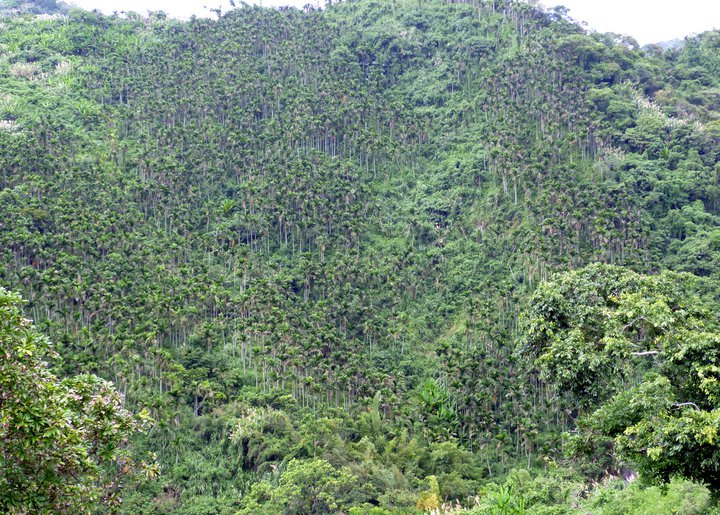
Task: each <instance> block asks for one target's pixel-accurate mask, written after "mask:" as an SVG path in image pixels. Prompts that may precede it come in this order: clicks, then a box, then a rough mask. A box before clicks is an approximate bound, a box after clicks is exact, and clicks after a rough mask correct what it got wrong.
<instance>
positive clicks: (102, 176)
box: [0, 0, 720, 512]
mask: <svg viewBox="0 0 720 515" xmlns="http://www.w3.org/2000/svg"><path fill="white" fill-rule="evenodd" d="M3 23H4V24H5V30H4V31H3V32H2V34H0V45H1V46H0V48H2V58H1V60H0V91H1V92H2V97H0V109H1V110H2V111H1V112H0V120H1V121H0V169H1V170H2V174H1V175H0V187H1V188H2V190H1V191H0V224H1V225H0V242H2V248H1V249H0V260H1V262H2V267H0V285H2V286H5V287H7V288H10V289H14V290H18V291H20V292H22V294H23V295H24V296H25V297H26V298H27V299H28V300H29V303H28V305H27V310H28V314H29V315H30V316H31V317H32V318H33V319H34V320H35V322H36V323H37V324H38V325H39V326H40V327H41V328H43V329H44V330H45V331H46V332H48V333H49V334H50V335H51V336H52V338H53V339H54V340H55V341H57V342H58V343H59V344H61V345H62V349H61V353H62V355H63V358H64V364H63V367H62V372H63V373H77V372H94V373H97V374H100V375H102V376H104V377H106V378H108V379H110V380H112V381H113V382H114V383H115V384H116V385H117V386H118V388H119V389H120V390H122V391H123V392H124V393H125V395H126V397H127V399H128V402H129V403H130V404H131V405H133V406H143V407H148V408H150V410H151V412H152V414H153V416H154V418H155V419H156V420H157V424H156V427H155V428H154V429H153V431H152V432H151V433H150V434H149V435H148V436H147V438H145V439H144V440H143V441H142V442H139V444H138V445H140V446H144V447H147V448H148V449H151V450H154V451H155V452H157V453H158V456H159V461H160V463H161V465H162V466H163V470H164V477H165V483H164V487H163V485H161V484H160V483H157V482H149V483H148V484H146V485H140V486H139V487H138V491H137V492H135V493H133V494H132V495H133V497H132V498H133V500H134V501H133V502H136V503H137V505H138V506H145V508H144V509H150V508H148V506H150V505H151V503H154V504H152V506H155V507H156V508H157V509H159V510H161V511H162V510H171V509H172V510H179V509H181V508H183V509H187V510H189V511H190V512H198V510H200V509H201V508H200V507H201V506H202V505H203V503H207V506H206V507H205V509H207V510H209V511H213V510H215V511H219V510H220V509H221V507H222V506H225V507H228V509H229V506H232V502H233V501H234V500H236V499H239V498H240V497H241V496H242V495H243V494H245V493H247V492H249V491H250V486H251V484H253V483H255V482H256V481H257V480H258V479H262V478H263V477H266V478H269V479H268V480H269V481H276V482H277V481H278V480H279V479H278V478H279V477H281V473H282V471H283V470H284V469H285V467H288V470H292V472H293V474H295V475H302V473H303V469H302V468H298V467H297V466H296V465H294V466H293V467H290V465H289V463H291V461H290V460H291V459H292V458H297V459H298V460H308V459H311V458H316V459H324V460H327V462H329V463H330V464H331V466H332V467H335V468H334V469H333V470H336V471H337V473H338V474H339V476H338V478H339V479H338V481H341V479H342V478H345V479H347V477H346V475H344V474H345V472H347V471H345V472H343V471H344V469H341V468H340V467H342V466H349V467H350V469H349V470H350V471H349V472H348V474H351V475H352V476H353V477H355V478H359V479H358V482H359V484H362V485H364V486H363V487H362V488H359V487H353V488H350V490H351V491H352V492H354V493H353V494H352V495H349V497H348V498H346V499H345V498H344V500H343V502H344V503H345V504H343V506H344V505H352V504H355V505H359V504H361V503H362V502H370V503H371V504H373V505H382V506H386V507H393V506H395V507H397V506H411V505H414V504H415V502H416V501H417V496H418V492H420V491H422V490H424V488H425V486H424V485H425V483H424V481H425V478H427V477H428V476H431V475H434V476H436V477H437V478H438V479H439V488H440V490H439V495H440V497H444V498H446V499H455V498H461V499H462V498H465V497H466V496H468V495H473V494H474V493H475V492H476V491H477V487H478V481H479V480H480V479H481V477H482V476H483V475H497V474H501V473H504V472H506V471H507V469H508V468H510V467H512V466H514V465H516V464H517V463H524V464H525V465H527V466H531V465H533V464H540V463H544V462H546V461H547V460H553V459H556V458H558V459H559V457H560V454H559V452H558V449H559V445H560V439H559V433H558V430H559V429H563V428H566V427H568V425H572V424H573V420H572V413H571V411H567V412H566V411H565V406H564V405H562V404H561V403H562V401H561V399H560V398H559V397H558V396H557V395H556V394H555V392H553V391H551V390H549V389H547V388H546V387H545V386H544V385H543V384H542V383H541V382H540V381H539V380H538V379H537V377H536V375H535V374H534V373H532V372H526V371H525V370H526V368H525V367H524V366H523V365H524V364H523V363H518V362H517V360H516V359H515V358H514V357H513V355H512V349H513V348H514V344H513V342H514V339H515V337H516V336H517V334H518V314H519V313H520V311H521V309H522V308H523V304H524V302H525V299H526V297H527V295H528V294H529V293H530V292H531V291H533V290H534V288H535V286H536V285H537V284H538V283H539V282H540V281H542V280H544V279H546V278H547V277H548V276H549V274H551V273H552V272H554V271H558V270H566V269H572V268H576V267H580V266H583V265H585V264H587V263H589V262H593V261H602V262H608V263H615V264H620V265H624V266H628V267H632V268H634V269H636V270H638V271H642V272H652V271H656V270H659V269H664V268H669V269H674V270H679V271H689V272H692V273H694V274H696V275H699V276H703V277H707V278H708V279H707V280H708V284H712V283H711V282H710V281H714V280H716V279H717V274H718V269H717V267H716V266H715V262H716V260H717V256H716V255H717V252H718V246H717V245H716V243H715V242H716V241H717V240H718V238H717V234H716V233H717V230H716V229H715V227H716V226H717V221H718V220H717V208H718V205H717V200H718V197H717V196H718V179H717V177H718V175H717V174H718V171H720V167H719V166H718V158H719V157H720V156H719V152H720V151H719V150H718V148H719V147H718V145H717V144H718V139H719V138H720V132H719V131H718V125H717V124H718V121H717V120H718V118H717V114H718V111H719V110H720V109H719V107H718V103H717V85H718V81H719V80H720V70H719V69H718V66H717V64H718V55H719V54H718V52H717V46H718V37H717V34H713V33H709V34H706V35H703V36H700V37H699V38H697V39H694V40H689V41H688V42H687V43H686V44H685V45H684V46H683V47H682V48H680V49H674V50H669V51H667V52H663V51H662V50H661V49H657V48H652V49H647V50H646V51H642V50H640V49H638V48H636V47H633V46H632V43H631V42H630V43H628V42H627V41H623V40H615V39H614V38H613V37H612V36H608V35H601V34H593V35H586V34H584V33H583V31H582V30H581V29H580V28H579V27H578V26H576V25H574V24H572V23H571V22H569V21H567V20H565V19H564V18H563V17H562V11H557V12H555V11H544V10H541V9H538V8H537V7H534V6H532V5H530V4H526V3H520V2H514V1H498V0H494V1H489V2H468V3H454V2H440V1H437V2H436V1H431V2H418V3H415V2H373V1H358V2H342V3H337V4H334V5H332V6H331V7H328V8H327V9H326V10H323V11H316V10H313V9H309V8H308V9H307V10H306V11H298V10H295V9H281V10H269V9H261V8H257V7H243V8H240V9H236V10H233V11H231V12H229V13H227V14H226V15H224V16H222V17H221V18H219V19H218V20H216V21H210V20H199V19H196V20H192V21H190V22H178V21H174V20H167V19H164V18H163V17H162V16H158V15H155V16H151V17H150V18H147V19H143V18H139V17H132V16H131V17H130V18H129V19H121V18H118V17H104V16H100V15H97V14H93V13H87V12H83V11H79V10H73V11H71V12H70V13H69V15H68V17H67V18H62V19H43V20H40V19H33V18H21V17H15V18H6V19H4V21H3ZM708 289H709V290H711V288H708ZM316 418H319V420H318V421H316V420H315V419H316ZM318 435H325V436H324V437H322V438H321V437H319V436H318ZM231 436H232V438H231ZM318 466H320V465H318ZM323 466H324V465H323ZM261 484H262V483H261ZM358 492H360V493H358ZM254 495H256V496H258V495H259V494H257V492H256V493H255V494H254ZM337 495H338V496H340V497H342V495H340V494H339V493H338V494H337ZM343 495H344V494H343ZM353 496H354V497H353ZM153 499H154V501H153ZM393 499H398V500H397V501H394V500H393ZM393 503H395V504H393ZM129 506H130V509H133V508H132V506H133V505H132V504H130V505H129ZM248 509H250V508H248ZM327 509H330V508H327Z"/></svg>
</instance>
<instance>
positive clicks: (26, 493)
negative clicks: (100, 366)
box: [0, 288, 154, 513]
mask: <svg viewBox="0 0 720 515" xmlns="http://www.w3.org/2000/svg"><path fill="white" fill-rule="evenodd" d="M21 305H22V302H21V299H20V297H19V296H18V295H17V294H14V293H10V292H8V291H6V290H4V289H3V288H0V511H3V512H10V513H26V512H36V511H37V512H74V513H79V512H86V511H93V510H96V509H97V508H98V507H99V506H100V505H106V506H114V505H116V504H117V503H118V502H119V501H120V497H119V488H120V486H121V484H122V479H121V476H122V475H125V474H127V473H129V472H130V471H131V469H133V468H134V464H133V461H132V456H131V455H130V453H129V452H128V449H127V442H128V438H129V437H130V436H131V435H132V434H133V433H135V432H136V431H138V430H139V429H140V428H141V420H140V419H139V418H136V417H135V416H133V414H132V413H130V412H129V411H127V410H126V409H124V408H123V401H122V398H121V397H120V395H119V394H118V393H117V391H115V389H114V388H113V387H112V385H110V383H108V382H106V381H104V380H102V379H100V378H98V377H96V376H93V375H82V376H77V377H71V378H67V379H64V380H60V379H58V378H57V377H56V376H55V375H54V374H52V373H51V372H50V370H49V368H48V363H47V362H46V361H45V360H47V359H52V358H54V357H55V353H54V352H53V351H52V348H51V346H50V343H49V342H48V340H47V339H46V338H45V337H44V336H42V335H41V334H39V333H38V332H37V331H36V329H35V328H34V327H33V325H32V323H31V321H30V320H27V319H25V318H24V317H23V316H22V312H21V309H20V308H21ZM146 471H147V472H148V473H149V474H152V473H154V469H153V468H152V467H149V468H147V469H146Z"/></svg>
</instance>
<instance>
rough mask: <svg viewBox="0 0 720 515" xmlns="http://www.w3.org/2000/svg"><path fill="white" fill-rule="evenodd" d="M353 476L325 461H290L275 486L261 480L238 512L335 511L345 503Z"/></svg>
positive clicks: (354, 480) (244, 500)
mask: <svg viewBox="0 0 720 515" xmlns="http://www.w3.org/2000/svg"><path fill="white" fill-rule="evenodd" d="M356 483H357V478H356V477H355V476H353V475H352V474H351V473H350V471H349V470H348V469H347V468H342V469H337V468H335V467H333V466H332V465H331V464H330V463H328V462H327V461H326V460H322V459H315V460H304V461H300V460H292V461H291V462H290V463H288V466H287V469H286V470H285V472H284V473H283V474H282V475H281V476H280V479H279V481H278V483H277V484H276V485H273V484H272V483H271V482H270V481H267V480H265V481H261V482H259V483H257V484H255V485H253V487H252V490H251V491H250V494H249V495H248V496H247V497H246V498H245V499H243V503H242V509H241V510H240V513H247V514H251V513H268V514H269V513H285V514H288V515H289V514H311V513H338V512H341V511H344V510H345V509H346V508H347V507H348V506H349V501H350V495H351V491H352V490H353V488H355V487H356V486H357V485H356Z"/></svg>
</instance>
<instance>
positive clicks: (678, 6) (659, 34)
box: [71, 0, 720, 45]
mask: <svg viewBox="0 0 720 515" xmlns="http://www.w3.org/2000/svg"><path fill="white" fill-rule="evenodd" d="M541 1H542V3H543V4H544V5H546V6H554V5H558V4H559V5H564V6H565V7H567V8H569V9H570V16H571V17H572V18H574V19H576V20H578V21H585V22H587V24H588V27H589V28H591V29H595V30H598V31H601V32H617V33H620V34H628V35H630V36H633V37H634V38H635V39H637V40H638V42H640V44H643V45H644V44H647V43H656V42H659V41H666V40H670V39H676V38H683V37H685V36H686V35H688V34H692V33H697V32H703V31H705V30H710V29H714V28H720V0H541ZM71 2H72V3H74V4H76V5H79V6H80V7H83V8H85V9H95V8H97V9H100V10H101V11H104V12H108V13H110V12H112V11H113V10H118V11H119V10H125V11H137V12H139V13H145V12H146V11H147V10H152V11H159V10H163V11H165V12H167V13H168V14H170V15H171V16H177V17H189V16H190V15H192V14H195V15H198V16H203V15H209V14H211V13H210V12H209V10H208V8H217V7H218V6H222V8H223V11H225V10H227V9H229V8H230V6H229V3H228V0H74V1H73V0H71ZM236 3H237V4H238V5H239V4H240V0H236ZM248 3H257V4H262V5H263V6H266V7H269V6H281V5H292V6H295V7H302V6H304V5H306V4H308V3H310V4H313V5H316V4H317V3H318V0H262V1H260V0H256V1H255V2H250V1H249V2H248ZM319 3H320V5H324V4H325V0H320V2H319Z"/></svg>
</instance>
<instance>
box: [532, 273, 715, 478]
mask: <svg viewBox="0 0 720 515" xmlns="http://www.w3.org/2000/svg"><path fill="white" fill-rule="evenodd" d="M692 289H693V282H692V278H691V277H690V276H687V275H677V274H674V273H668V272H664V273H662V274H660V275H657V276H643V275H639V274H636V273H634V272H630V271H627V270H624V269H621V268H617V267H611V266H607V265H591V266H589V267H586V268H584V269H582V270H579V271H575V272H568V273H564V274H562V275H561V276H559V277H557V278H556V279H555V280H554V281H551V282H548V283H545V284H543V285H542V286H541V287H540V288H538V290H537V291H536V292H535V293H534V294H533V298H532V299H531V309H530V315H529V322H528V324H529V325H528V331H527V334H528V337H527V339H526V341H525V342H524V344H523V349H524V350H525V351H526V352H527V353H533V354H535V355H536V356H537V360H536V365H537V366H538V367H539V369H540V370H541V372H542V374H543V377H545V378H546V379H547V380H549V381H550V382H552V383H554V384H557V385H558V387H559V388H560V389H561V390H562V391H566V392H568V393H570V394H571V395H570V396H569V401H570V402H571V403H575V404H576V405H578V406H580V407H581V413H580V414H581V418H580V419H579V420H578V421H577V428H578V430H579V433H578V434H577V435H574V436H573V438H572V441H571V448H572V449H573V451H574V452H575V453H584V454H588V455H590V456H592V455H593V454H596V453H598V452H599V451H600V452H602V451H604V449H603V447H604V445H605V444H608V443H612V444H614V448H615V452H617V454H618V456H619V457H620V458H621V459H625V460H628V461H629V462H630V463H632V464H634V465H635V466H637V467H638V469H639V470H640V472H641V473H642V474H643V477H644V478H645V479H648V480H650V479H652V480H656V481H658V482H660V483H667V482H668V481H669V480H670V479H671V478H672V477H673V476H675V475H678V476H680V477H684V478H688V479H691V480H694V481H698V482H701V483H704V484H706V485H707V486H708V488H710V490H711V491H713V492H716V491H717V489H718V487H719V486H720V482H719V477H718V470H719V468H718V467H719V466H720V454H718V452H719V451H720V447H718V445H717V440H716V439H717V434H718V420H719V419H718V415H719V414H720V411H719V410H720V408H718V400H720V399H719V398H718V397H717V390H716V387H715V385H716V383H717V378H716V374H717V371H718V370H719V369H718V367H717V365H715V363H716V362H717V360H718V358H720V356H719V355H718V353H719V352H720V334H718V332H717V326H716V324H717V322H716V319H715V318H714V317H712V316H711V315H710V314H709V313H708V312H707V311H705V310H704V309H703V307H702V304H701V302H700V299H699V298H698V297H697V296H695V295H692V294H691V293H689V291H692ZM566 299H573V302H568V301H567V300H566ZM647 370H651V371H652V372H651V373H648V374H646V375H645V376H644V377H642V373H643V372H644V371H647ZM570 405H571V406H572V405H573V404H570Z"/></svg>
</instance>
